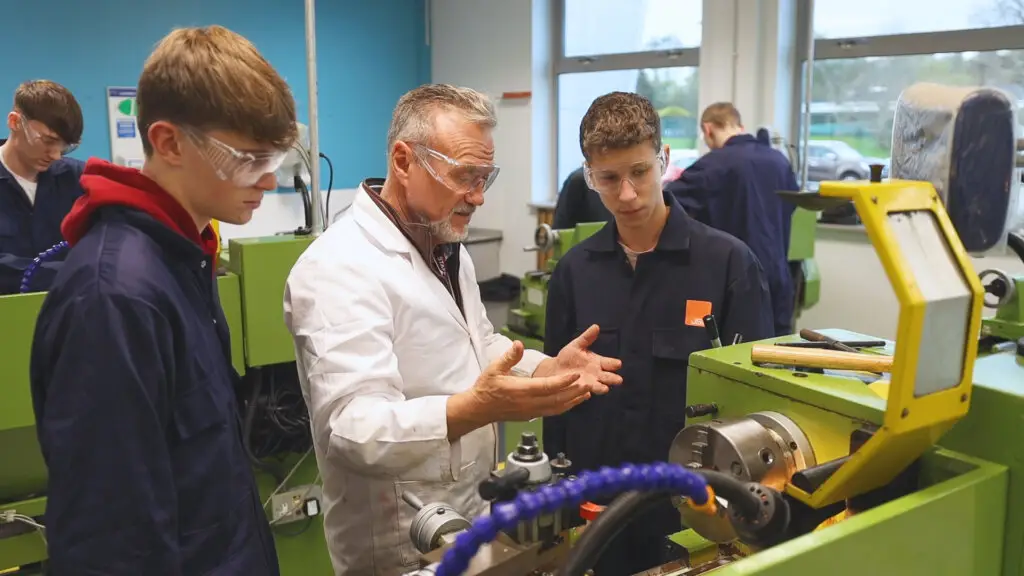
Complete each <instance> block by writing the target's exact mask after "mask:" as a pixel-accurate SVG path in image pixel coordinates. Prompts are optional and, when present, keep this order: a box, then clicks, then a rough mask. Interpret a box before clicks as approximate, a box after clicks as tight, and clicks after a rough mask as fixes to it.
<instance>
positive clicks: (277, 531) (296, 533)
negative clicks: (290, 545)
mask: <svg viewBox="0 0 1024 576" xmlns="http://www.w3.org/2000/svg"><path fill="white" fill-rule="evenodd" d="M312 525H313V517H312V516H307V517H306V521H305V522H303V523H302V527H301V528H299V529H298V530H295V531H293V532H286V531H284V530H281V528H280V527H278V526H275V527H274V528H275V530H274V533H275V534H277V535H278V536H284V537H285V538H294V537H296V536H300V535H302V534H304V533H305V532H306V530H309V527H310V526H312Z"/></svg>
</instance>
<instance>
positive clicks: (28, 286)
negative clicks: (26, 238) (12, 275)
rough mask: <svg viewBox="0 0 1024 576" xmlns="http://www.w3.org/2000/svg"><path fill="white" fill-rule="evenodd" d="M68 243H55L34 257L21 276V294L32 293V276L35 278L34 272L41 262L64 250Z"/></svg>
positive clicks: (62, 241) (63, 241)
mask: <svg viewBox="0 0 1024 576" xmlns="http://www.w3.org/2000/svg"><path fill="white" fill-rule="evenodd" d="M67 247H68V243H67V241H65V240H61V241H60V242H57V243H56V244H54V245H53V246H50V247H49V248H48V249H47V250H45V251H43V252H41V253H40V254H39V256H36V257H35V258H34V259H33V260H32V263H31V264H29V265H28V268H25V273H24V274H22V275H21V293H22V294H25V293H27V292H31V291H32V276H35V273H36V270H39V267H40V266H42V264H43V262H46V261H47V260H50V259H52V258H54V257H55V256H57V255H58V254H60V253H61V252H63V251H64V250H66V249H67Z"/></svg>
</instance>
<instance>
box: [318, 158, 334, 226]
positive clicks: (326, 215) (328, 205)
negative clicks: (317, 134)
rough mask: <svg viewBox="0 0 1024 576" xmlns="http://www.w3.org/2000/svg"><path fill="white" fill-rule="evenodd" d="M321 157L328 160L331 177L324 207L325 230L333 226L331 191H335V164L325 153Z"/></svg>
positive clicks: (329, 177)
mask: <svg viewBox="0 0 1024 576" xmlns="http://www.w3.org/2000/svg"><path fill="white" fill-rule="evenodd" d="M320 157H321V158H323V159H324V160H327V168H328V170H330V175H329V176H328V177H327V200H326V202H325V206H324V228H327V227H328V226H330V224H331V190H333V189H334V164H333V163H332V162H331V159H330V158H328V157H327V155H326V154H324V153H323V152H321V153H320Z"/></svg>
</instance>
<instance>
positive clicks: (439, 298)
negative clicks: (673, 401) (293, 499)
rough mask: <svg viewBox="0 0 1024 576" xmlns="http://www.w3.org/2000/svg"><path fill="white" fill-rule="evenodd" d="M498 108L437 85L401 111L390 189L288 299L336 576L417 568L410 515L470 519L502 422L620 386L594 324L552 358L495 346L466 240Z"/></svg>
mask: <svg viewBox="0 0 1024 576" xmlns="http://www.w3.org/2000/svg"><path fill="white" fill-rule="evenodd" d="M495 124H496V120H495V116H494V108H493V106H492V105H491V103H490V102H489V101H488V99H487V97H486V96H483V95H482V94H480V93H478V92H475V91H473V90H469V89H465V88H456V87H452V86H447V85H429V86H422V87H420V88H416V89H415V90H413V91H411V92H409V93H408V94H406V95H405V96H403V97H402V99H401V100H400V101H399V103H398V105H397V107H396V108H395V113H394V117H393V119H392V124H391V129H390V130H389V132H388V174H387V179H386V180H383V181H380V180H367V181H365V182H364V183H363V185H362V187H361V190H360V191H359V192H357V194H356V198H355V201H354V203H353V205H352V209H351V210H349V213H348V214H347V215H346V216H345V217H344V218H343V219H341V220H339V221H338V222H337V223H335V224H334V225H332V226H331V227H330V228H329V229H328V230H327V231H326V232H325V233H324V234H323V235H322V236H321V237H320V238H319V239H317V240H316V241H315V242H314V243H313V245H312V246H310V248H309V249H308V250H307V251H306V253H305V254H303V255H302V257H301V258H300V259H299V261H298V263H296V265H295V268H294V269H293V270H292V272H291V275H290V276H289V278H288V283H287V287H286V291H285V319H286V322H287V323H288V327H289V329H290V330H291V332H292V335H293V336H294V338H295V348H296V356H297V361H298V366H299V372H300V377H301V382H302V386H303V394H304V395H305V399H306V404H307V405H308V407H309V411H310V419H311V422H312V429H313V443H314V448H315V451H316V457H317V462H318V464H319V467H320V471H321V474H322V476H323V479H324V513H325V522H324V524H325V526H324V528H325V531H326V535H327V544H328V547H329V548H330V553H331V558H332V560H333V563H334V569H335V571H336V572H337V573H338V574H377V575H386V576H392V575H396V574H401V573H403V572H405V571H408V570H411V569H413V568H415V567H416V566H417V558H418V553H417V551H416V550H415V549H414V548H413V545H412V543H411V542H410V540H409V536H408V530H409V524H410V522H411V521H412V518H413V516H414V515H415V510H413V509H412V508H411V507H410V506H409V505H408V504H406V503H405V502H403V501H402V498H401V496H402V493H403V492H407V491H408V492H412V493H413V494H415V495H416V496H418V497H419V498H420V499H421V500H423V501H424V502H430V501H437V500H443V501H446V502H448V503H450V504H452V505H453V506H455V507H456V508H458V510H459V511H460V512H461V513H462V514H463V515H465V516H467V517H469V518H472V517H475V516H478V515H480V514H483V513H485V512H486V510H487V505H486V503H485V502H484V501H483V500H482V499H481V498H480V497H479V495H478V494H477V485H478V484H479V483H480V481H482V480H484V479H485V478H487V476H488V474H489V473H490V471H491V470H492V469H493V468H494V466H495V462H496V458H497V456H496V450H497V445H496V437H495V427H494V423H496V422H501V421H510V420H525V419H529V418H534V417H538V416H547V415H552V414H559V413H562V412H564V411H565V410H568V409H569V408H571V407H572V406H575V405H576V404H579V403H580V402H583V401H585V400H586V399H587V398H589V397H590V395H591V394H601V393H604V392H607V390H608V388H607V387H608V386H611V385H617V384H619V383H621V381H622V380H621V378H620V377H619V376H618V375H617V374H615V373H614V372H615V371H616V370H617V369H618V368H619V366H620V363H619V361H618V360H615V359H610V358H603V357H600V356H598V355H596V354H594V353H592V352H589V350H588V347H589V345H590V344H591V343H592V342H593V341H594V339H595V338H596V337H597V334H598V328H597V327H596V326H591V327H590V328H588V329H587V330H585V331H584V332H583V334H581V335H580V337H579V338H577V339H576V340H575V341H574V342H573V343H571V344H570V345H569V346H567V347H566V348H565V349H564V350H562V352H560V353H559V355H558V357H557V358H549V357H547V356H544V355H543V354H540V353H538V352H534V351H524V350H523V347H522V344H521V343H515V344H513V343H512V342H511V341H510V340H509V339H507V338H505V337H504V336H501V335H500V334H496V333H495V332H494V328H493V327H492V325H491V323H490V322H489V321H488V319H487V316H486V314H485V312H484V306H483V303H482V302H481V300H480V291H479V288H478V287H477V284H476V275H475V273H474V269H473V262H472V260H470V258H469V254H468V253H467V252H466V250H465V248H463V247H462V245H461V244H460V242H461V241H462V240H463V239H464V238H465V236H466V231H467V226H468V225H469V220H470V217H471V215H472V214H473V211H474V210H475V209H476V208H477V207H478V206H480V205H482V204H483V201H484V198H483V195H484V191H485V190H487V188H488V187H489V186H490V185H491V183H492V182H493V181H494V178H495V177H496V176H497V174H498V168H497V167H496V166H495V165H494V143H493V139H492V136H491V131H492V129H493V128H494V126H495Z"/></svg>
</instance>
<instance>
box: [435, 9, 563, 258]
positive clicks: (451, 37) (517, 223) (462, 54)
mask: <svg viewBox="0 0 1024 576" xmlns="http://www.w3.org/2000/svg"><path fill="white" fill-rule="evenodd" d="M430 5H431V10H430V26H431V31H430V46H431V50H432V57H431V68H432V76H433V78H432V80H433V81H434V82H444V83H449V84H456V85H460V86H468V87H470V88H475V89H476V90H479V91H481V92H484V93H485V94H488V95H490V96H491V97H492V98H496V99H497V98H498V97H500V95H501V94H502V93H504V92H523V91H530V90H533V75H534V70H533V48H534V46H533V35H532V28H533V2H530V1H528V0H432V1H431V2H430ZM496 105H497V109H498V128H497V130H496V131H495V136H494V145H495V162H496V163H497V164H498V166H500V167H501V174H499V176H498V179H497V180H496V181H495V183H494V185H493V186H492V187H491V189H490V190H489V191H488V192H487V195H486V200H485V203H484V206H483V207H482V208H481V209H480V210H478V211H477V213H476V215H475V216H474V217H473V226H475V227H478V228H493V229H496V230H501V231H502V234H503V238H502V243H501V258H500V261H501V267H502V269H503V271H504V272H507V273H509V274H515V275H520V274H523V273H525V272H526V271H527V270H529V269H531V268H533V267H535V266H536V256H535V255H534V254H533V253H527V252H523V248H524V247H526V246H529V245H531V244H532V243H533V229H534V227H535V226H536V222H537V217H536V215H534V214H533V213H532V211H531V209H530V208H529V206H528V203H529V202H530V190H531V188H532V185H533V180H534V174H533V169H532V165H533V161H532V160H533V150H532V138H533V130H532V126H531V123H532V121H533V116H532V114H531V110H532V108H533V106H547V102H540V103H538V102H537V100H536V95H535V96H534V98H531V99H529V100H505V101H502V100H500V99H498V100H497V101H496ZM547 139H548V134H547V132H546V131H545V132H543V133H542V135H541V137H540V138H538V140H540V141H543V142H546V141H547Z"/></svg>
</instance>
